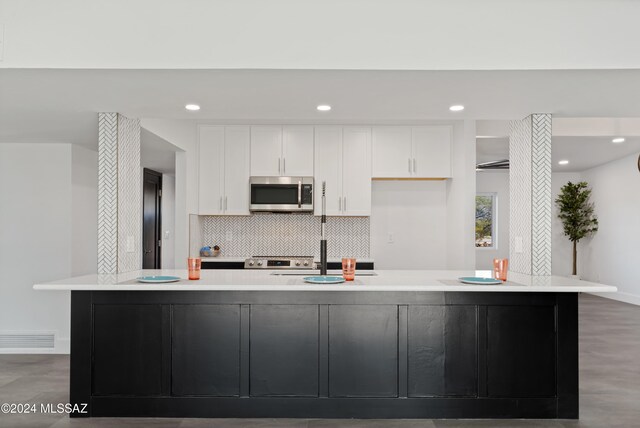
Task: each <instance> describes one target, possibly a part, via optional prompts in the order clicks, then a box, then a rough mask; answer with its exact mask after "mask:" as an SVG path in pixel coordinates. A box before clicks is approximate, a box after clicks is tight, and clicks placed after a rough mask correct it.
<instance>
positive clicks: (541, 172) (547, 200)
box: [531, 114, 552, 276]
mask: <svg viewBox="0 0 640 428" xmlns="http://www.w3.org/2000/svg"><path fill="white" fill-rule="evenodd" d="M531 122H532V129H531V131H532V133H531V176H532V181H531V235H532V239H531V274H532V275H539V276H543V275H551V211H552V210H551V208H552V202H551V115H550V114H534V115H532V118H531Z"/></svg>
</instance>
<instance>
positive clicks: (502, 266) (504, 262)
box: [493, 259, 509, 281]
mask: <svg viewBox="0 0 640 428" xmlns="http://www.w3.org/2000/svg"><path fill="white" fill-rule="evenodd" d="M508 270H509V259H493V277H494V278H495V279H499V280H500V281H506V280H507V271H508Z"/></svg>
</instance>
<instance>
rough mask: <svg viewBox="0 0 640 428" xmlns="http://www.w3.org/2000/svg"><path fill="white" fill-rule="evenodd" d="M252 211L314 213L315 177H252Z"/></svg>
mask: <svg viewBox="0 0 640 428" xmlns="http://www.w3.org/2000/svg"><path fill="white" fill-rule="evenodd" d="M249 183H250V184H249V185H250V186H251V189H250V192H249V193H250V198H251V200H250V201H249V210H250V211H266V212H313V177H251V179H250V180H249Z"/></svg>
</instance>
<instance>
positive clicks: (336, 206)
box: [313, 126, 342, 216]
mask: <svg viewBox="0 0 640 428" xmlns="http://www.w3.org/2000/svg"><path fill="white" fill-rule="evenodd" d="M315 162H316V168H315V175H314V179H313V182H314V189H313V192H314V195H313V207H314V209H313V211H314V214H315V215H321V214H322V182H323V181H325V182H326V207H327V215H332V216H337V215H341V214H342V127H340V126H316V129H315Z"/></svg>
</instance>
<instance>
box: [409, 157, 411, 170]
mask: <svg viewBox="0 0 640 428" xmlns="http://www.w3.org/2000/svg"><path fill="white" fill-rule="evenodd" d="M409 174H411V158H409Z"/></svg>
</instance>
